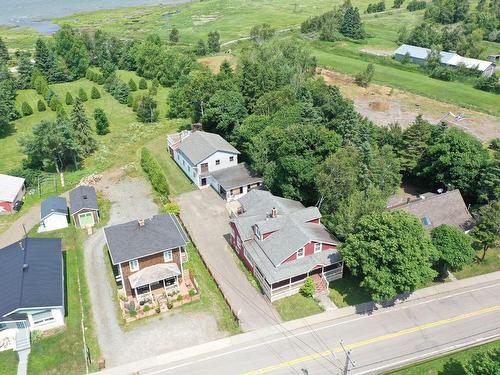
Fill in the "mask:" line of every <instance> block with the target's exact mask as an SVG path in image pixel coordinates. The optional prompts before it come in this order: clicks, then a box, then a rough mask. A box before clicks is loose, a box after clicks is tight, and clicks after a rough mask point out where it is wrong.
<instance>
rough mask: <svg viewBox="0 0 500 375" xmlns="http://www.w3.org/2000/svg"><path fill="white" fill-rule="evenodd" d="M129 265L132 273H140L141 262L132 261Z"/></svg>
mask: <svg viewBox="0 0 500 375" xmlns="http://www.w3.org/2000/svg"><path fill="white" fill-rule="evenodd" d="M128 265H129V267H130V271H132V272H136V271H139V261H138V260H137V259H134V260H131V261H130V262H128Z"/></svg>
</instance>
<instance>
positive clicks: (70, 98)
mask: <svg viewBox="0 0 500 375" xmlns="http://www.w3.org/2000/svg"><path fill="white" fill-rule="evenodd" d="M66 104H67V105H71V104H73V96H71V94H70V93H69V92H67V93H66Z"/></svg>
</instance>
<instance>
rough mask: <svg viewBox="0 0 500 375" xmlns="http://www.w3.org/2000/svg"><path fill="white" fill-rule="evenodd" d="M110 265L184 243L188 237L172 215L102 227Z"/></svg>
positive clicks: (173, 247) (184, 244) (183, 244)
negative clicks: (142, 221)
mask: <svg viewBox="0 0 500 375" xmlns="http://www.w3.org/2000/svg"><path fill="white" fill-rule="evenodd" d="M104 233H105V235H106V241H107V243H108V248H109V252H110V254H111V260H112V261H113V264H119V263H123V262H127V261H130V260H133V259H139V258H143V257H145V256H148V255H152V254H156V253H160V252H163V251H165V250H169V249H175V248H177V247H180V246H186V244H187V243H188V241H189V240H188V237H187V235H186V233H185V232H184V229H182V226H181V224H180V223H179V221H178V220H177V217H176V216H175V215H174V214H161V215H155V216H153V217H151V218H149V219H145V220H144V224H143V225H140V224H139V221H138V220H134V221H130V222H128V223H124V224H118V225H113V226H110V227H106V228H104Z"/></svg>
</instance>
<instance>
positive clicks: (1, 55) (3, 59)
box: [0, 38, 9, 66]
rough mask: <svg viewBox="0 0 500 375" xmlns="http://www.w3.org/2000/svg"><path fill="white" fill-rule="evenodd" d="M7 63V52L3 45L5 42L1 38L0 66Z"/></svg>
mask: <svg viewBox="0 0 500 375" xmlns="http://www.w3.org/2000/svg"><path fill="white" fill-rule="evenodd" d="M8 62H9V50H8V49H7V46H6V45H5V42H4V41H3V39H2V38H0V66H1V65H7V63H8Z"/></svg>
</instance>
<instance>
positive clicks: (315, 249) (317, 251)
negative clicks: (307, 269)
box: [314, 242, 321, 253]
mask: <svg viewBox="0 0 500 375" xmlns="http://www.w3.org/2000/svg"><path fill="white" fill-rule="evenodd" d="M320 251H321V243H319V242H315V243H314V253H319V252H320Z"/></svg>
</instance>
